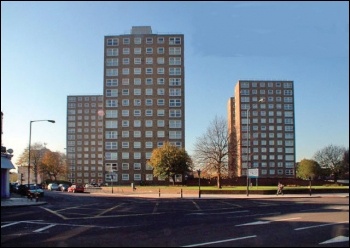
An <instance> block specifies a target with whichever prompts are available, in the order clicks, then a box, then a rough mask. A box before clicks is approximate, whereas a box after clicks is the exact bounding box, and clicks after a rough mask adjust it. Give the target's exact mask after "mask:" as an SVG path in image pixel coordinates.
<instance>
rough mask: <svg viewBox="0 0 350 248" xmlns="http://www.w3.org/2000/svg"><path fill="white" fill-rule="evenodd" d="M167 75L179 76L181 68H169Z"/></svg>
mask: <svg viewBox="0 0 350 248" xmlns="http://www.w3.org/2000/svg"><path fill="white" fill-rule="evenodd" d="M169 75H171V76H174V75H178V76H179V75H181V68H178V67H170V68H169Z"/></svg>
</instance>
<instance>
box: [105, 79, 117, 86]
mask: <svg viewBox="0 0 350 248" xmlns="http://www.w3.org/2000/svg"><path fill="white" fill-rule="evenodd" d="M106 86H118V79H106Z"/></svg>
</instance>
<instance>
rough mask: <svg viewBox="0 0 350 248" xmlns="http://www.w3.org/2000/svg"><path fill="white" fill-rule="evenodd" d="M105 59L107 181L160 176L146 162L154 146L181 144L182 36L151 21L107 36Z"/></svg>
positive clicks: (181, 145) (183, 145) (182, 144)
mask: <svg viewBox="0 0 350 248" xmlns="http://www.w3.org/2000/svg"><path fill="white" fill-rule="evenodd" d="M104 63H105V64H104V75H103V78H104V84H103V96H104V112H105V115H104V139H105V140H104V145H105V147H104V165H105V175H106V178H105V179H106V182H108V181H111V180H113V181H114V182H118V183H120V184H126V183H131V182H135V183H138V182H141V181H144V182H146V183H147V182H152V181H153V180H158V179H154V178H153V171H152V167H151V166H149V165H147V160H148V159H150V157H151V154H152V151H153V149H155V148H157V147H161V146H163V144H164V143H165V142H167V141H169V142H170V143H171V144H173V145H176V146H178V147H183V148H184V147H185V94H184V93H185V92H184V88H185V87H184V83H185V82H184V36H183V35H182V34H166V35H163V34H153V33H152V29H151V27H149V26H138V27H132V29H131V32H130V34H123V35H116V36H114V35H111V36H105V38H104ZM108 172H109V173H108ZM111 172H112V173H111ZM111 176H112V177H111Z"/></svg>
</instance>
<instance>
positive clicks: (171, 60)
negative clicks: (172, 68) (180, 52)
mask: <svg viewBox="0 0 350 248" xmlns="http://www.w3.org/2000/svg"><path fill="white" fill-rule="evenodd" d="M169 65H181V57H170V58H169Z"/></svg>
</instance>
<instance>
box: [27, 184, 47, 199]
mask: <svg viewBox="0 0 350 248" xmlns="http://www.w3.org/2000/svg"><path fill="white" fill-rule="evenodd" d="M27 188H28V186H27ZM27 194H28V195H31V196H32V197H35V196H36V195H39V196H41V197H43V196H44V190H43V189H42V188H41V186H39V185H36V184H29V189H28V190H27Z"/></svg>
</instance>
